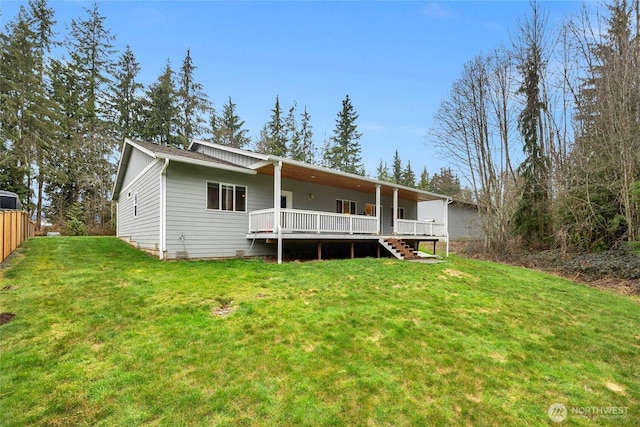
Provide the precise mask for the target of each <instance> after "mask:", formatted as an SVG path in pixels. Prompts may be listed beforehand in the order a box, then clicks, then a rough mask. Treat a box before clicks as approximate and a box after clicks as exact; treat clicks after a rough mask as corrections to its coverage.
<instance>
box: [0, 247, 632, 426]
mask: <svg viewBox="0 0 640 427" xmlns="http://www.w3.org/2000/svg"><path fill="white" fill-rule="evenodd" d="M0 275H2V276H3V277H2V279H1V286H0V288H5V287H10V289H6V288H5V290H2V291H0V312H12V313H15V314H16V317H15V318H14V319H13V320H12V321H11V322H9V323H7V324H4V325H2V326H0V425H3V426H24V425H52V426H62V425H69V426H71V425H73V426H75V425H96V424H97V425H105V426H111V425H141V424H142V425H292V426H293V425H296V426H297V425H314V426H315V425H331V426H335V425H380V426H383V425H384V426H387V425H443V426H445V425H474V426H482V425H498V426H505V425H556V424H554V423H552V422H551V420H550V419H549V417H548V415H547V410H548V408H549V405H551V404H552V403H554V402H560V403H563V404H565V405H566V406H567V408H569V411H571V409H572V408H576V410H582V411H583V412H584V411H585V408H590V407H598V408H605V409H606V408H611V407H616V408H626V409H625V410H624V411H623V414H622V415H620V414H619V416H618V418H614V417H611V416H599V417H598V418H597V419H595V420H594V419H588V418H584V417H581V416H579V415H576V414H572V413H569V415H568V418H567V419H566V421H565V422H564V423H563V425H596V424H598V425H629V426H632V425H638V424H640V303H639V302H638V300H637V299H635V300H634V299H630V298H628V297H622V296H618V295H615V294H611V293H606V292H601V291H598V290H595V289H592V288H588V287H585V286H580V285H574V284H572V283H570V282H568V281H566V280H562V279H559V278H556V277H552V276H548V275H545V274H541V273H537V272H532V271H527V270H524V269H519V268H514V267H509V266H503V265H498V264H492V263H488V262H480V261H473V260H467V259H463V258H458V257H451V258H450V259H449V260H448V262H446V263H443V264H435V265H427V264H418V263H409V262H401V261H395V260H390V259H356V260H335V261H322V262H306V263H297V262H294V263H288V264H283V265H277V264H272V263H266V262H262V261H259V260H232V261H226V262H214V261H200V262H189V261H179V262H160V261H157V260H156V259H155V258H153V257H150V256H148V255H146V254H144V253H142V252H139V251H136V250H134V249H132V248H130V247H128V246H126V245H125V244H123V243H121V242H120V241H118V240H116V239H114V238H36V239H31V240H30V241H28V242H26V244H25V245H24V246H23V250H22V251H20V253H19V254H18V256H16V257H14V258H13V259H12V260H10V265H9V266H7V267H6V268H3V269H0ZM231 300H232V301H233V302H232V303H231V304H230V307H228V308H230V309H231V310H233V309H234V308H236V310H235V311H234V312H232V313H231V314H228V315H226V316H219V315H218V312H219V311H220V310H219V308H220V307H221V306H222V307H223V308H225V307H226V306H227V305H229V301H231ZM603 410H604V409H603ZM618 411H620V410H618Z"/></svg>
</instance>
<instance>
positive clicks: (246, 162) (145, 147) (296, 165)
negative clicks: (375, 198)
mask: <svg viewBox="0 0 640 427" xmlns="http://www.w3.org/2000/svg"><path fill="white" fill-rule="evenodd" d="M198 146H202V147H209V148H211V149H213V150H217V151H218V152H221V153H223V154H224V153H228V154H230V156H225V157H228V158H233V157H234V156H233V155H236V156H239V157H236V159H238V158H242V159H243V161H242V162H233V161H230V160H225V159H220V158H218V157H214V156H212V155H208V154H204V153H201V152H198V151H195V150H197V149H198ZM133 148H136V149H138V150H141V151H142V152H144V153H146V154H148V155H149V156H151V157H153V158H156V159H168V160H170V161H177V162H181V163H190V164H196V165H200V166H205V167H212V168H218V169H225V170H232V171H235V172H241V173H247V174H256V173H257V174H260V175H271V176H273V164H275V163H278V162H281V163H282V177H283V178H288V179H292V180H295V181H303V182H309V183H316V184H324V185H328V186H332V187H338V188H345V189H351V190H353V189H357V190H358V191H363V192H369V193H375V188H376V186H378V185H379V186H380V188H381V195H383V196H388V197H391V196H392V195H393V190H394V189H397V190H398V196H399V197H400V198H401V199H407V200H414V201H426V200H437V199H443V200H449V199H450V197H448V196H445V195H442V194H436V193H431V192H429V191H422V190H418V189H416V188H411V187H406V186H403V185H400V184H394V183H391V182H386V181H380V180H377V179H373V178H369V177H366V176H361V175H355V174H351V173H347V172H342V171H336V170H333V169H329V168H325V167H322V166H316V165H311V164H308V163H303V162H299V161H296V160H291V159H287V158H284V157H279V156H274V155H270V154H261V153H256V152H253V151H248V150H242V149H239V148H233V147H228V146H224V145H220V144H215V143H212V142H208V141H199V140H193V141H192V142H191V144H190V145H189V148H188V149H187V150H182V149H179V148H174V147H167V146H163V145H158V144H153V143H150V142H145V141H132V140H129V139H127V140H125V144H124V147H123V151H122V155H121V158H120V164H119V166H118V173H117V175H116V182H115V184H114V188H113V197H114V200H117V197H118V193H119V192H120V190H121V188H122V181H123V180H124V170H125V169H126V167H127V165H128V161H129V157H130V155H131V149H133ZM241 163H242V164H241Z"/></svg>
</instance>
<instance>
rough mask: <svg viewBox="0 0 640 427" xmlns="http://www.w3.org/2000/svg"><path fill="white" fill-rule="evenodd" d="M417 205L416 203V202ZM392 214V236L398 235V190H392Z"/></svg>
mask: <svg viewBox="0 0 640 427" xmlns="http://www.w3.org/2000/svg"><path fill="white" fill-rule="evenodd" d="M416 203H417V202H416ZM392 212H393V213H392V214H391V215H392V216H391V220H392V224H393V234H398V221H397V220H398V189H397V188H394V189H393V211H392Z"/></svg>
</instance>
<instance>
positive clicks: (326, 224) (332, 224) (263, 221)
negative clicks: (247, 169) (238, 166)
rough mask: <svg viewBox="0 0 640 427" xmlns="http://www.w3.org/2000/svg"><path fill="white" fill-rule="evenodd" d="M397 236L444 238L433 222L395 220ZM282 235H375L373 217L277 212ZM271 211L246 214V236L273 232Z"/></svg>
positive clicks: (374, 219) (375, 228) (317, 212)
mask: <svg viewBox="0 0 640 427" xmlns="http://www.w3.org/2000/svg"><path fill="white" fill-rule="evenodd" d="M397 221H398V223H397V233H398V235H401V236H402V235H405V236H445V235H446V233H445V231H446V226H445V224H440V223H435V222H433V221H422V222H421V221H415V220H408V219H399V220H397ZM280 225H281V227H282V232H283V233H318V234H320V233H338V234H377V227H378V221H377V218H376V217H375V216H365V215H346V214H339V213H333V212H319V211H307V210H298V209H281V210H280ZM275 231H276V230H275V227H274V209H262V210H259V211H253V212H249V233H261V232H263V233H264V232H266V233H271V232H275Z"/></svg>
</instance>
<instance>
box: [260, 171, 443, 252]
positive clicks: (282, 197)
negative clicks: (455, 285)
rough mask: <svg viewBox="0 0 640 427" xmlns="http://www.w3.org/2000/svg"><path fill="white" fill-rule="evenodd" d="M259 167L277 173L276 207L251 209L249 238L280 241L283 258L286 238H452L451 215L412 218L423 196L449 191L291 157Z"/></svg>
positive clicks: (311, 239)
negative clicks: (436, 218)
mask: <svg viewBox="0 0 640 427" xmlns="http://www.w3.org/2000/svg"><path fill="white" fill-rule="evenodd" d="M256 171H257V172H258V174H263V175H271V176H272V177H273V195H272V196H273V205H272V206H273V207H270V208H267V209H259V210H253V211H250V212H248V213H249V224H248V232H247V238H248V239H265V240H267V241H270V242H275V241H277V243H278V262H281V261H282V240H283V239H284V240H307V241H318V242H320V241H327V240H336V241H337V240H345V239H347V240H352V241H364V240H369V241H371V240H381V239H386V238H388V239H407V240H411V241H446V242H448V239H447V224H446V216H445V221H444V222H442V223H436V222H435V221H434V220H427V221H418V220H417V219H412V218H411V216H414V215H415V218H417V203H418V201H422V200H433V199H446V196H442V195H438V194H433V193H429V192H425V191H420V190H417V189H413V188H408V187H404V186H401V185H397V184H392V183H387V182H382V181H377V180H374V179H371V178H367V177H362V176H357V175H353V174H348V173H344V172H340V171H332V170H329V169H326V168H322V167H318V166H314V165H308V164H305V163H300V162H295V161H292V160H288V159H281V160H278V161H265V162H264V163H262V164H261V165H259V167H256ZM283 182H285V188H284V189H283ZM290 190H293V191H290ZM291 193H294V194H297V196H295V200H296V203H295V208H294V204H293V203H291V200H290V199H293V197H292V196H291ZM358 195H359V196H358ZM349 199H351V200H349ZM383 201H384V204H385V206H386V209H385V210H384V212H385V215H383ZM400 201H402V203H400ZM341 204H342V205H341ZM341 206H344V207H343V208H341ZM363 208H364V209H363ZM331 209H335V210H336V211H334V212H331V211H330V210H331ZM405 215H406V216H408V217H409V218H406V217H405ZM383 219H384V220H385V221H384V225H383Z"/></svg>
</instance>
